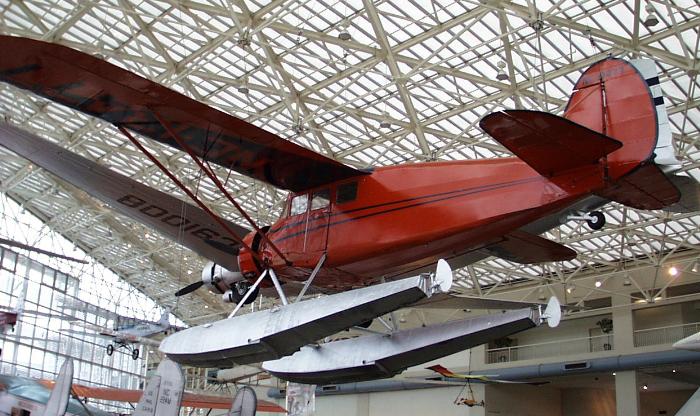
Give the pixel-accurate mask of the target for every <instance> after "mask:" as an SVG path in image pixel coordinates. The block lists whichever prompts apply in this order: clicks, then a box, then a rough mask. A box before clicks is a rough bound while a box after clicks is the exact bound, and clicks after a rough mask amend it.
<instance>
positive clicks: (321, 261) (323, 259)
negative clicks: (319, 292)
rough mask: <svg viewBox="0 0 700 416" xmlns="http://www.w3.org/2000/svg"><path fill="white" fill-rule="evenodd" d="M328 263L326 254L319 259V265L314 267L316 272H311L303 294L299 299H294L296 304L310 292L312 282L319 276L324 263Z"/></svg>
mask: <svg viewBox="0 0 700 416" xmlns="http://www.w3.org/2000/svg"><path fill="white" fill-rule="evenodd" d="M325 261H326V253H323V255H322V256H321V258H320V259H318V263H316V267H314V270H313V271H312V272H311V275H310V276H309V278H308V279H306V282H304V287H303V288H302V289H301V292H299V294H298V295H297V298H296V299H294V303H297V302H299V301H300V300H301V298H302V297H303V296H304V295H305V294H306V291H307V290H309V286H311V282H313V281H314V278H315V277H316V275H317V274H318V271H319V270H321V266H323V263H324V262H325Z"/></svg>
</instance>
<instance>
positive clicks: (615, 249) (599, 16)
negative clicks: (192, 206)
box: [0, 0, 700, 323]
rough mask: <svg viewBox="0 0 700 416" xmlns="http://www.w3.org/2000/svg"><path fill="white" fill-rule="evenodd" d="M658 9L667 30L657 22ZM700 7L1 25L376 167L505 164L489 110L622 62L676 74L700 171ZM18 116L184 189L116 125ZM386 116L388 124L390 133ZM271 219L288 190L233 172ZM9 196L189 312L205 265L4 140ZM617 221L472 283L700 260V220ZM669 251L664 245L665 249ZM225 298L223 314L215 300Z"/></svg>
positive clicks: (217, 6) (29, 14)
mask: <svg viewBox="0 0 700 416" xmlns="http://www.w3.org/2000/svg"><path fill="white" fill-rule="evenodd" d="M648 7H651V8H652V10H653V13H654V15H655V16H656V17H657V18H658V20H659V22H658V24H656V25H654V26H651V27H647V25H645V22H646V21H647V20H648V14H649V11H648V10H647V8H648ZM699 28H700V5H698V3H697V2H696V1H695V0H674V1H670V0H669V1H641V0H630V1H621V0H611V1H604V2H601V1H597V0H596V1H569V0H558V1H554V0H539V1H531V0H528V1H524V0H523V1H502V0H483V1H470V0H457V1H454V0H444V1H443V0H437V1H426V0H410V1H409V0H407V1H401V2H392V1H371V0H338V1H329V0H273V1H269V2H267V1H259V0H231V1H227V0H199V1H188V0H183V1H175V0H164V1H138V2H136V1H128V0H106V1H78V2H71V1H63V0H2V1H0V32H2V33H4V34H11V35H17V36H27V37H32V38H37V39H43V40H46V41H52V42H57V43H62V44H64V45H68V46H71V47H73V48H76V49H80V50H82V51H85V52H88V53H92V54H95V55H99V56H100V57H102V58H104V59H106V60H109V61H110V62H112V63H115V64H117V65H120V66H122V67H124V68H127V69H129V70H131V71H134V72H136V73H139V74H141V75H143V76H145V77H148V78H150V79H152V80H155V81H157V82H159V83H161V84H164V85H167V86H169V87H170V88H173V89H175V90H177V91H179V92H182V93H184V94H186V95H188V96H190V97H193V98H195V99H197V100H200V101H203V102H205V103H207V104H209V105H211V106H213V107H216V108H218V109H221V110H223V111H225V112H228V113H230V114H233V115H235V116H238V117H241V118H244V119H246V120H249V121H251V122H253V123H255V124H257V125H259V126H261V127H263V128H266V129H269V130H271V131H273V132H275V133H277V134H279V135H280V136H282V137H286V138H288V139H289V140H292V141H294V142H297V143H300V144H302V145H304V146H307V147H309V148H311V149H313V150H315V151H318V152H321V153H323V154H326V155H328V156H331V157H333V158H336V159H338V160H340V161H342V162H344V163H347V164H350V165H353V166H359V167H366V166H370V165H389V164H396V163H403V162H413V161H427V160H436V159H468V158H486V157H497V156H504V155H507V154H508V153H507V152H506V151H505V150H504V149H503V148H502V147H501V146H500V145H499V144H497V143H495V142H494V141H492V140H491V139H490V138H489V137H488V136H487V135H486V134H484V133H483V132H482V131H481V130H480V129H479V128H478V121H479V119H480V118H481V117H483V116H484V115H486V114H488V113H489V112H492V111H495V110H499V109H503V108H527V109H538V110H544V111H550V112H554V113H560V112H561V111H562V110H563V107H564V106H565V105H566V102H567V97H568V95H569V93H570V91H571V89H572V87H573V84H574V83H575V81H576V79H577V78H578V76H579V74H580V72H581V70H582V69H583V68H585V67H587V66H588V65H590V64H591V63H593V62H595V61H597V60H599V59H602V58H604V57H607V56H616V57H624V58H634V57H650V58H653V59H655V60H656V61H657V62H658V69H659V72H660V78H661V82H662V86H663V89H664V92H665V94H666V97H667V100H666V103H667V107H668V111H669V114H670V118H671V125H672V129H673V131H674V139H675V140H674V142H675V146H676V153H677V155H678V157H679V159H681V160H682V162H683V171H685V172H687V173H688V174H691V175H695V176H696V177H700V170H699V169H698V168H699V167H700V144H699V139H700V134H699V132H698V126H699V125H700V110H699V109H698V105H699V103H700V91H698V71H699V70H700V63H699V62H698V42H699V41H700V35H699V33H698V32H699V30H700V29H699ZM0 108H1V110H0V111H2V114H3V116H4V117H5V119H6V120H7V121H9V122H11V123H13V124H17V125H20V126H21V127H22V128H25V129H29V130H32V131H35V132H37V133H39V134H41V135H42V136H45V137H48V138H50V139H52V140H55V141H57V142H59V143H60V144H61V145H62V146H65V147H66V148H69V149H71V150H72V151H75V152H77V153H80V154H81V155H83V156H86V157H88V158H91V159H94V160H97V161H99V163H101V164H103V165H106V166H109V167H110V168H112V169H114V170H115V171H118V172H121V173H123V174H127V175H129V176H131V177H132V178H135V179H136V180H139V181H141V182H144V183H147V184H149V185H151V186H155V187H158V188H160V189H162V190H165V191H167V192H172V193H173V194H175V195H178V196H180V197H183V195H182V194H181V193H180V192H179V191H178V190H176V188H175V187H174V186H173V184H172V183H170V182H169V181H168V179H167V178H165V177H164V176H163V175H162V174H161V173H160V172H159V171H158V170H157V168H155V167H154V166H152V164H151V163H149V162H148V161H147V160H146V159H145V157H144V156H143V155H142V154H141V153H139V152H138V151H137V150H136V149H135V148H133V147H132V146H131V145H130V144H128V143H127V141H126V140H125V139H124V138H123V137H122V136H121V135H120V134H119V133H118V131H117V130H116V129H115V128H114V127H113V126H111V125H109V124H107V123H104V122H102V121H99V120H96V119H92V118H89V117H86V116H84V115H82V114H79V113H76V112H74V111H71V110H68V109H66V108H64V107H61V106H58V105H56V104H53V103H51V102H47V101H46V100H43V99H41V98H38V97H36V96H32V95H30V94H28V93H26V92H24V91H21V90H18V89H16V88H13V87H10V86H7V85H0ZM380 124H381V126H380ZM148 146H149V148H150V149H151V150H152V151H154V152H155V153H156V154H157V155H158V156H159V158H160V160H161V161H163V162H164V164H165V165H166V166H167V167H168V168H169V169H170V170H172V171H173V172H175V173H176V174H178V175H179V177H180V178H185V181H186V183H187V184H189V185H190V186H192V187H193V188H196V189H197V190H198V194H199V195H200V196H201V197H202V198H203V199H204V200H205V201H207V203H208V204H209V206H210V207H212V208H213V209H214V210H215V211H216V212H218V213H220V214H221V215H223V216H225V217H228V218H231V219H233V220H235V221H238V220H239V216H238V214H237V213H236V212H235V210H234V208H233V207H231V206H230V205H229V204H228V203H227V201H226V199H225V198H224V197H223V196H222V195H220V194H218V193H217V192H216V190H215V187H214V185H213V184H212V183H211V182H209V181H207V180H204V179H202V178H201V175H200V173H199V172H198V171H197V169H196V167H195V166H194V164H193V163H192V162H191V160H189V159H188V157H187V156H186V155H184V154H182V153H177V152H174V151H172V150H171V149H169V148H165V147H163V146H160V145H157V144H154V143H148ZM217 173H218V174H219V176H220V177H221V178H226V186H227V188H228V189H229V190H230V191H231V193H232V194H233V195H234V196H235V197H236V198H238V200H239V201H240V202H241V204H242V205H243V206H244V207H245V208H246V209H247V210H248V211H249V212H250V213H252V214H253V217H254V218H255V219H256V220H258V221H260V222H261V223H263V224H265V223H269V222H271V221H273V220H274V219H275V218H276V216H277V215H278V212H279V210H280V206H281V203H282V201H283V199H284V196H285V194H284V193H283V192H281V191H278V190H276V189H273V188H271V187H269V186H267V185H265V184H261V183H257V182H254V181H252V180H250V179H248V178H246V177H243V176H240V175H237V174H231V175H230V176H228V175H229V174H228V172H225V171H223V169H219V170H218V171H217ZM0 180H1V181H2V182H1V185H0V190H1V191H2V192H7V193H8V194H9V195H10V196H11V197H12V198H13V199H15V200H16V201H18V202H20V203H21V204H22V205H23V206H24V207H25V208H26V209H28V210H30V211H31V212H33V213H35V214H36V215H38V216H39V217H40V218H41V219H42V220H44V221H45V222H46V223H47V224H48V226H49V227H50V228H52V229H54V230H56V231H58V232H60V233H62V234H63V235H65V236H67V237H68V238H69V239H70V240H72V241H74V242H75V243H76V244H77V245H78V246H80V247H81V248H83V249H85V250H86V251H87V252H88V253H89V254H90V255H91V256H93V257H94V258H96V259H98V260H99V261H100V262H102V263H103V264H105V265H106V266H108V267H109V268H111V269H113V270H114V271H115V272H117V273H118V274H119V275H120V276H122V277H123V278H124V279H126V280H127V281H129V282H131V283H132V284H134V285H135V286H136V287H138V288H139V289H140V290H142V291H143V292H145V293H146V294H148V295H149V296H150V297H152V298H153V299H154V300H156V301H158V302H160V303H164V304H172V303H173V301H174V300H173V298H172V293H173V292H174V291H175V290H176V288H177V287H179V286H182V285H184V284H185V283H187V282H189V281H190V280H193V279H195V277H196V276H197V275H198V274H199V271H200V270H201V267H202V265H203V260H202V259H201V258H198V257H197V256H195V255H193V254H191V253H188V252H187V251H186V250H184V249H182V248H181V247H180V246H179V245H178V244H177V243H175V242H172V241H169V240H166V239H164V238H162V237H161V236H159V235H157V234H156V233H154V232H152V231H150V232H149V230H147V229H145V228H144V227H142V226H140V225H138V224H135V223H134V222H132V221H130V220H129V219H127V218H124V217H121V216H119V215H116V214H114V213H113V212H112V211H110V209H109V207H106V206H104V205H103V204H101V203H99V202H97V201H95V200H94V199H92V198H90V197H88V196H87V195H86V194H85V193H83V192H82V191H80V190H78V189H75V188H74V187H72V186H69V185H66V184H65V183H63V182H61V181H58V180H56V179H55V178H53V177H51V176H50V175H47V174H46V173H44V172H42V171H40V170H39V169H33V167H32V166H31V165H30V164H28V163H27V162H26V161H25V160H23V159H21V158H18V157H16V156H14V155H11V154H9V153H7V152H5V151H2V156H1V161H0ZM605 212H606V214H607V216H608V224H609V225H608V226H606V228H604V229H603V230H601V231H597V232H591V231H589V230H588V228H587V227H586V226H585V225H583V224H579V223H574V222H569V223H566V224H564V225H562V226H561V227H559V228H557V229H555V230H553V231H552V232H551V233H548V235H547V236H546V237H548V238H551V239H554V240H556V241H561V242H563V243H564V244H567V245H569V246H571V247H572V248H574V249H575V250H577V251H578V252H579V253H580V255H579V257H578V259H576V260H574V261H570V262H563V263H553V264H545V265H538V266H527V267H526V266H521V265H517V264H513V263H509V262H507V261H504V260H501V259H493V258H491V259H487V260H485V261H482V262H480V263H477V264H474V265H473V266H470V267H468V268H466V269H465V270H462V271H460V278H459V279H458V286H459V287H460V288H462V290H464V291H468V292H472V293H477V294H482V293H483V294H486V293H489V294H493V293H495V292H497V291H498V290H499V288H500V287H502V286H508V287H511V286H512V285H513V284H514V282H519V283H518V284H521V285H533V286H534V285H550V286H551V285H563V284H575V279H576V278H577V277H578V276H584V275H590V274H591V273H596V272H597V271H598V270H601V268H604V269H605V270H616V269H620V268H625V267H627V268H629V267H633V266H634V264H644V265H648V264H655V265H659V264H661V263H663V262H664V261H666V259H668V258H672V257H673V256H674V255H676V254H679V255H680V254H682V255H683V257H684V258H693V257H697V255H698V254H697V253H698V252H700V250H699V249H700V247H699V246H698V244H699V243H700V241H699V238H698V234H699V233H698V228H699V227H700V216H698V215H689V214H668V213H664V212H660V211H659V212H639V211H636V210H633V209H628V208H624V207H621V206H619V205H615V204H610V205H608V206H607V207H606V208H605ZM660 253H661V254H660ZM202 305H207V306H208V309H205V308H203V307H202ZM224 309H227V308H225V307H224V306H223V305H221V304H219V303H218V302H217V299H216V298H215V297H214V296H213V295H210V294H207V293H205V291H198V292H197V295H196V296H195V297H190V298H188V299H181V300H179V304H178V309H177V315H178V316H179V317H181V318H182V319H183V320H185V321H187V322H190V323H197V322H202V321H204V320H207V319H210V318H211V317H212V316H213V314H215V313H217V312H220V311H223V310H224Z"/></svg>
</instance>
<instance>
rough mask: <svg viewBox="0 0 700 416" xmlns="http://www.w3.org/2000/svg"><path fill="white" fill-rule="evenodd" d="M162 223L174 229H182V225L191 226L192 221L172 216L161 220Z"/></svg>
mask: <svg viewBox="0 0 700 416" xmlns="http://www.w3.org/2000/svg"><path fill="white" fill-rule="evenodd" d="M173 220H175V221H174V222H173ZM161 221H163V222H164V223H166V224H168V225H172V226H173V227H180V226H181V225H184V224H189V222H190V220H188V219H186V218H181V217H180V216H178V215H173V214H170V215H168V216H167V217H165V218H161Z"/></svg>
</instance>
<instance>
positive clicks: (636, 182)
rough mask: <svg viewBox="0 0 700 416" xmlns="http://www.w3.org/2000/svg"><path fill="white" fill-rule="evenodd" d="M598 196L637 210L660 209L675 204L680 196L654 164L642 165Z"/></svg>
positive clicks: (598, 193) (600, 192)
mask: <svg viewBox="0 0 700 416" xmlns="http://www.w3.org/2000/svg"><path fill="white" fill-rule="evenodd" d="M596 194H597V195H598V196H602V197H603V198H606V199H609V200H611V201H615V202H619V203H620V204H623V205H626V206H628V207H632V208H637V209H645V210H649V209H661V208H664V207H667V206H669V205H673V204H675V203H677V202H678V201H679V200H680V198H681V194H680V192H679V191H678V189H677V188H676V187H675V186H674V185H673V183H671V181H670V180H669V179H668V178H667V177H666V175H664V173H663V172H662V171H661V169H659V167H658V166H656V165H655V164H653V163H652V164H647V165H642V166H640V167H639V168H638V169H636V170H635V171H633V172H632V173H630V174H628V175H626V176H623V177H622V178H620V179H618V180H617V181H616V182H615V183H613V184H612V185H610V186H608V187H607V188H606V189H604V190H602V191H599V192H596Z"/></svg>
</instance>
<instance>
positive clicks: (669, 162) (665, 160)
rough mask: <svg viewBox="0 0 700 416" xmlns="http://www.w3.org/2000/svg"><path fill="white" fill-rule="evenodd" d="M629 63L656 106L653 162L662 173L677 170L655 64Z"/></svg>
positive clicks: (639, 61)
mask: <svg viewBox="0 0 700 416" xmlns="http://www.w3.org/2000/svg"><path fill="white" fill-rule="evenodd" d="M630 63H631V64H632V65H633V66H634V67H635V68H636V69H637V71H639V73H640V74H641V75H642V77H643V78H644V79H645V80H646V82H647V86H648V87H649V90H650V92H651V96H652V98H653V99H654V105H655V106H656V123H657V126H658V136H657V139H656V147H655V148H654V154H655V155H656V157H655V158H654V162H655V163H656V164H657V165H659V166H660V167H661V169H662V170H663V171H664V172H668V171H674V170H677V169H678V168H679V167H680V165H681V162H680V161H679V160H678V159H676V153H675V151H674V149H673V143H672V140H673V136H672V135H671V126H670V124H669V121H668V113H667V112H666V103H665V101H664V93H663V91H662V90H661V83H660V82H659V75H658V72H657V70H656V64H655V63H654V61H652V60H651V59H633V60H632V61H630Z"/></svg>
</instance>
